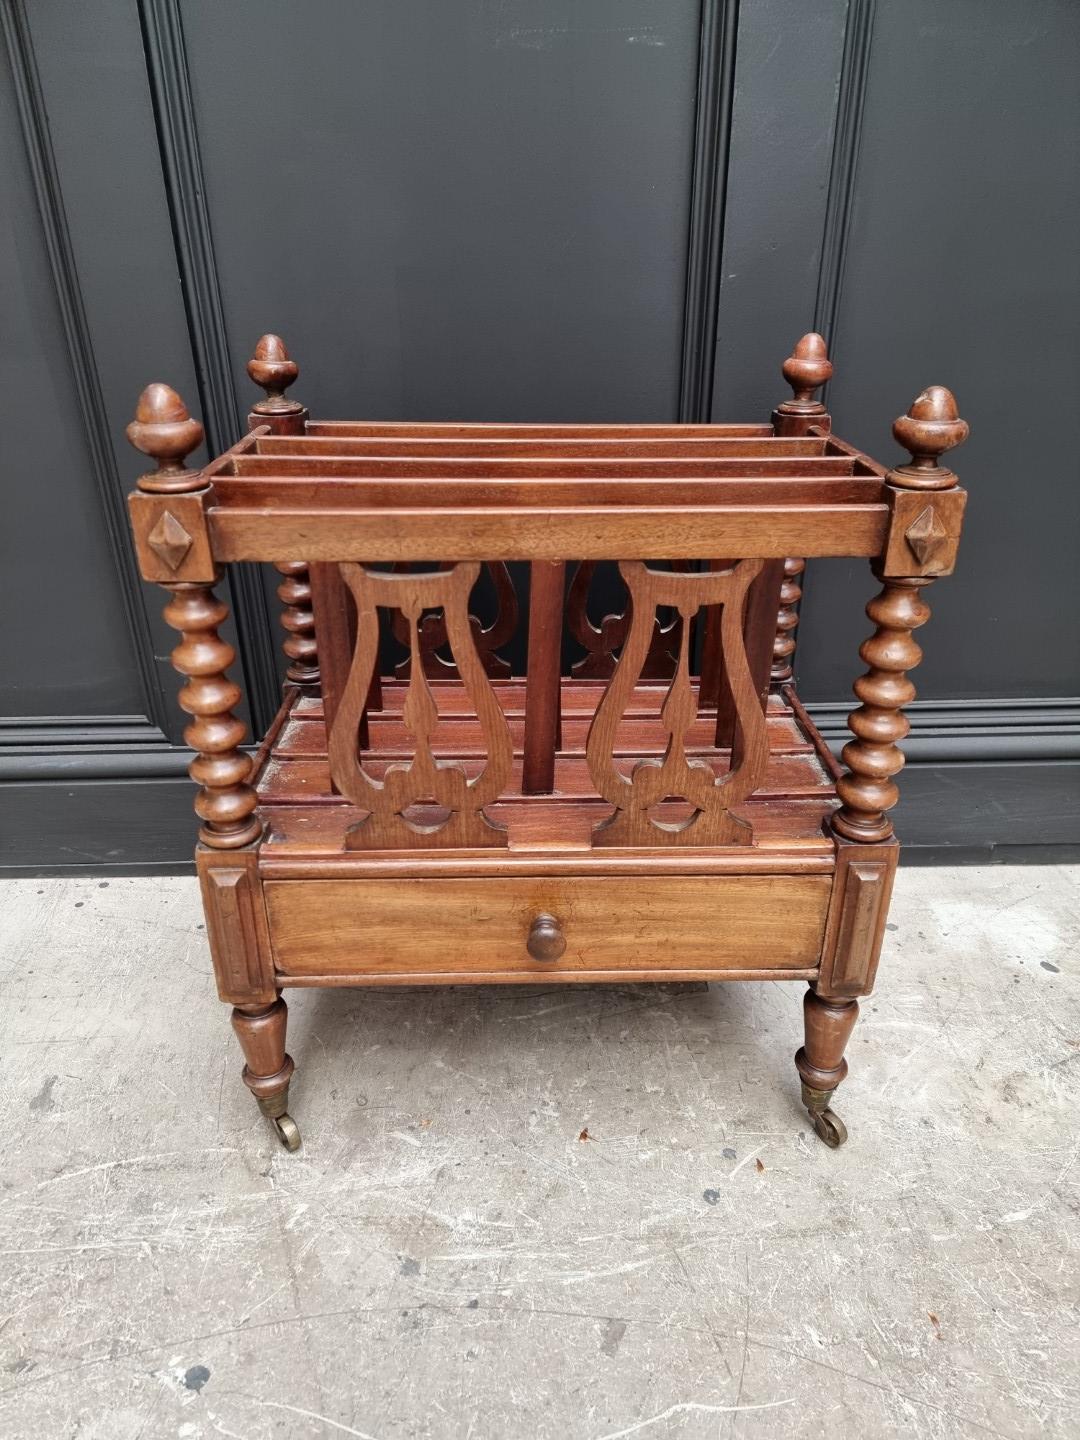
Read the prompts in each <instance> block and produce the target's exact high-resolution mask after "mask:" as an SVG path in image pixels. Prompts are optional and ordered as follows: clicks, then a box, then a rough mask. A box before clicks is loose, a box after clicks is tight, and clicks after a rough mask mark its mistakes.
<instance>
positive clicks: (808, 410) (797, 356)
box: [777, 331, 833, 415]
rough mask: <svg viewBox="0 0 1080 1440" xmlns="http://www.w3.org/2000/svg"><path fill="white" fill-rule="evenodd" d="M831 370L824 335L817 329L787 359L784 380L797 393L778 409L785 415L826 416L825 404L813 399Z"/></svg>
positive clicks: (804, 337)
mask: <svg viewBox="0 0 1080 1440" xmlns="http://www.w3.org/2000/svg"><path fill="white" fill-rule="evenodd" d="M832 373H833V367H832V361H831V360H830V359H829V352H828V350H827V349H826V347H825V340H824V338H823V337H822V336H821V335H818V334H817V333H816V332H814V331H811V332H810V334H809V335H804V336H803V337H802V339H801V340H800V341H799V343H798V344H797V345H796V346H795V349H794V350H793V351H792V352H791V354H790V355H789V356H788V358H787V359H786V360H785V361H784V379H785V380H786V381H787V382H788V384H789V385H790V386H791V388H792V390H793V391H794V396H793V398H792V399H791V400H785V401H784V403H783V404H782V405H779V406H777V409H778V410H780V412H781V413H782V414H784V415H824V414H825V406H824V405H823V404H822V403H821V401H820V400H815V399H814V391H815V390H820V389H821V387H822V385H824V384H825V383H826V381H827V380H830V379H831V378H832Z"/></svg>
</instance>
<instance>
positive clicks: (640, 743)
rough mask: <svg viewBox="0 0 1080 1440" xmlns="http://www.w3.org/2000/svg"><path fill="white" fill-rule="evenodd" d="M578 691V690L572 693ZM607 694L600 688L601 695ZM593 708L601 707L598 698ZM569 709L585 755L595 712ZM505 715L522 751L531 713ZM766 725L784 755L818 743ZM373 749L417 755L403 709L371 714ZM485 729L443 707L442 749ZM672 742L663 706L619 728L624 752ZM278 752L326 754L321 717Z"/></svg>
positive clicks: (290, 733) (295, 724)
mask: <svg viewBox="0 0 1080 1440" xmlns="http://www.w3.org/2000/svg"><path fill="white" fill-rule="evenodd" d="M569 684H570V682H566V683H564V686H563V694H564V696H565V695H566V694H567V693H568V692H569ZM571 693H572V692H571ZM601 693H602V692H601V691H600V690H599V689H597V690H596V691H595V695H596V698H597V699H599V697H600V694H601ZM593 708H594V709H595V701H594V705H593ZM564 709H565V710H566V713H564V715H563V718H562V744H561V745H560V747H559V749H560V751H561V752H562V753H564V754H567V755H584V753H585V741H586V737H587V736H588V733H589V725H590V724H591V723H592V714H593V712H592V710H588V711H582V710H570V709H569V708H568V707H564ZM503 713H504V714H505V715H506V717H507V722H508V724H509V726H510V735H511V738H512V739H513V741H514V744H515V747H516V749H517V751H518V753H519V754H523V753H524V749H525V743H524V741H525V714H524V712H523V711H522V710H520V709H519V710H517V711H510V710H507V709H506V708H505V706H504V707H503ZM765 723H766V726H767V729H768V732H769V746H770V748H771V749H772V750H773V751H774V752H776V753H779V752H781V751H783V752H786V753H789V754H796V753H805V754H809V753H810V752H811V751H812V750H813V748H814V747H813V745H812V744H811V743H810V741H809V739H807V738H806V737H805V736H803V735H801V734H800V731H799V727H798V725H797V724H796V723H795V720H794V718H793V717H792V716H788V715H775V714H770V715H768V716H767V717H766V722H765ZM370 734H371V741H370V749H371V750H372V752H373V753H375V754H379V755H394V756H401V755H409V754H411V753H412V741H411V739H410V737H409V731H408V729H407V727H406V725H405V722H404V721H403V719H402V718H401V711H400V710H398V711H396V712H395V711H392V710H390V711H387V710H384V711H382V712H381V713H375V714H372V715H371V717H370ZM478 737H479V732H478V730H477V726H476V721H475V718H474V717H473V716H472V715H461V714H453V713H449V714H448V713H447V712H446V711H445V710H444V709H443V708H442V706H441V703H440V709H439V753H440V754H442V755H446V756H459V755H480V754H481V753H482V751H481V749H480V746H479V738H478ZM690 742H691V748H692V749H693V751H694V752H695V753H705V752H707V751H708V750H709V749H710V748H711V746H712V742H713V720H712V717H711V715H709V714H708V713H705V714H702V715H700V716H699V717H698V719H697V720H696V721H695V723H694V726H693V728H692V730H691V732H690ZM666 743H667V739H666V732H665V731H664V730H663V729H662V728H661V726H660V721H659V707H658V706H657V707H654V708H653V709H652V710H651V711H649V712H647V713H641V712H638V713H635V712H630V713H628V714H627V716H625V717H624V719H623V722H622V724H621V726H620V727H619V749H618V751H617V753H618V754H620V755H624V754H625V755H632V754H634V752H635V750H637V751H640V752H642V753H648V754H650V755H656V754H659V753H660V751H662V750H663V748H664V746H665V745H666ZM273 753H274V755H275V756H281V757H308V758H310V757H312V756H315V755H325V754H326V729H325V726H324V725H323V722H322V721H321V720H307V719H297V718H295V717H294V718H292V719H290V720H289V722H288V724H287V725H285V726H284V728H283V729H282V730H281V732H280V734H279V735H278V738H277V742H276V744H275V745H274V748H273Z"/></svg>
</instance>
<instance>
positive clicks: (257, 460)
mask: <svg viewBox="0 0 1080 1440" xmlns="http://www.w3.org/2000/svg"><path fill="white" fill-rule="evenodd" d="M767 443H768V442H765V441H762V440H753V441H747V444H751V445H753V446H754V447H755V448H754V449H753V450H752V451H749V452H748V453H746V454H742V453H740V452H738V451H734V450H733V451H730V452H726V453H724V454H717V455H710V456H708V457H706V458H704V459H702V458H691V457H686V456H681V455H674V456H657V455H649V454H641V455H635V456H632V457H627V458H618V459H606V460H605V459H597V458H594V457H580V458H571V459H514V458H512V457H507V456H504V457H501V458H491V457H485V456H477V455H470V456H464V457H462V458H461V459H459V460H454V459H448V458H447V457H446V456H445V454H443V453H441V452H439V453H436V454H434V455H432V456H431V457H430V458H418V457H416V456H405V457H401V456H385V457H379V456H364V455H328V456H325V457H320V456H318V455H310V454H303V453H297V452H295V451H292V452H289V453H286V454H281V455H236V456H233V457H232V459H231V460H230V461H229V462H228V465H227V466H226V467H224V468H223V469H222V471H221V472H220V473H221V474H233V475H238V476H256V475H258V476H271V477H273V476H279V477H282V478H285V477H288V476H292V477H294V478H304V477H309V478H311V479H322V480H326V479H331V478H337V479H346V480H348V479H364V478H368V479H379V478H382V479H387V478H390V477H394V476H396V477H397V478H399V479H403V480H407V479H414V480H465V481H468V480H476V479H483V478H485V477H487V478H490V479H497V478H503V479H520V480H530V479H531V480H564V479H581V478H583V477H585V476H594V477H595V478H596V479H603V478H604V477H608V478H611V479H620V478H622V479H630V480H632V479H634V478H635V476H640V477H643V478H649V479H651V478H653V477H657V476H660V477H664V476H666V477H667V478H669V479H672V480H674V479H678V478H679V477H680V476H681V477H682V478H684V479H695V478H697V479H709V478H710V477H713V476H715V477H720V476H725V475H727V476H732V477H738V476H745V475H753V474H754V473H755V471H756V467H758V466H761V467H764V468H763V469H762V471H761V473H762V474H763V475H766V476H767V475H769V474H770V473H779V474H789V475H790V474H798V472H799V467H800V465H803V466H806V465H809V470H808V471H807V472H806V473H807V474H809V475H826V476H828V475H836V476H839V475H851V474H852V473H853V472H854V469H855V463H854V461H853V460H851V459H849V458H847V457H845V456H843V455H839V456H836V455H833V456H830V455H825V454H823V453H822V450H821V446H820V445H819V444H817V442H814V441H809V440H777V441H776V442H775V447H776V448H764V447H765V446H766V444H767ZM811 461H812V462H814V463H813V464H810V462H811ZM783 462H788V463H786V464H785V463H783Z"/></svg>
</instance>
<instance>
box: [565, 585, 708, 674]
mask: <svg viewBox="0 0 1080 1440" xmlns="http://www.w3.org/2000/svg"><path fill="white" fill-rule="evenodd" d="M598 563H599V562H598V561H596V560H582V561H581V562H580V564H579V565H578V567H577V569H576V570H575V571H574V578H573V579H572V580H571V582H570V591H569V594H568V595H567V597H566V626H567V629H568V630H569V631H570V634H571V635H572V636H573V637H574V639H575V640H576V641H577V642H578V644H579V645H580V646H581V647H582V648H583V649H584V651H585V654H584V655H583V656H582V658H581V659H580V660H575V661H574V663H573V664H572V665H571V667H570V669H571V672H572V674H574V675H575V676H577V677H578V678H579V679H582V680H607V679H608V678H609V676H611V675H613V674H614V673H615V664H616V660H617V656H616V653H615V652H616V651H617V650H619V649H621V648H622V646H623V645H624V644H625V643H626V637H627V635H628V634H629V632H630V625H631V622H632V620H633V609H634V607H633V601H632V599H631V598H630V596H629V595H628V596H627V598H626V601H625V603H624V608H623V610H622V611H621V612H615V613H612V614H607V615H605V616H604V617H603V619H602V620H601V621H600V624H599V625H596V624H594V623H593V621H592V620H591V619H590V618H589V592H590V590H591V589H592V585H593V579H594V577H595V575H596V567H597V565H598ZM674 563H675V566H676V568H677V569H680V570H681V569H685V568H688V566H689V564H690V562H688V561H685V560H677V561H675V562H674ZM681 626H682V618H681V616H679V615H675V616H674V618H673V619H671V620H669V621H668V622H667V624H664V623H662V622H661V620H660V617H659V616H654V617H653V631H652V634H651V636H650V640H649V649H648V653H647V655H646V657H645V664H644V667H643V669H642V679H643V680H666V679H668V677H669V676H670V675H671V674H672V673H673V671H674V669H675V656H676V653H677V651H678V648H679V644H680V634H679V632H680V627H681Z"/></svg>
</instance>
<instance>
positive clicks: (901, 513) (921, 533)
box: [881, 486, 967, 578]
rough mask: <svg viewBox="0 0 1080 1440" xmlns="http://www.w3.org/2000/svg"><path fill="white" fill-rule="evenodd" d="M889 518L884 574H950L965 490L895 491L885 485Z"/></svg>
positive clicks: (958, 488)
mask: <svg viewBox="0 0 1080 1440" xmlns="http://www.w3.org/2000/svg"><path fill="white" fill-rule="evenodd" d="M886 491H887V494H888V496H889V499H890V501H891V505H892V518H891V521H890V524H889V533H888V536H887V537H886V541H885V558H884V560H883V562H882V570H881V573H882V574H883V575H886V576H907V575H912V576H914V575H925V576H933V577H935V578H936V577H937V576H939V575H951V574H952V573H953V569H954V567H955V565H956V552H957V550H958V549H959V545H960V528H961V525H962V523H963V519H964V507H965V505H966V504H967V491H966V490H963V489H961V488H960V487H959V486H956V487H954V488H953V489H951V490H936V491H926V490H899V489H894V488H893V487H892V486H887V487H886Z"/></svg>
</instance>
